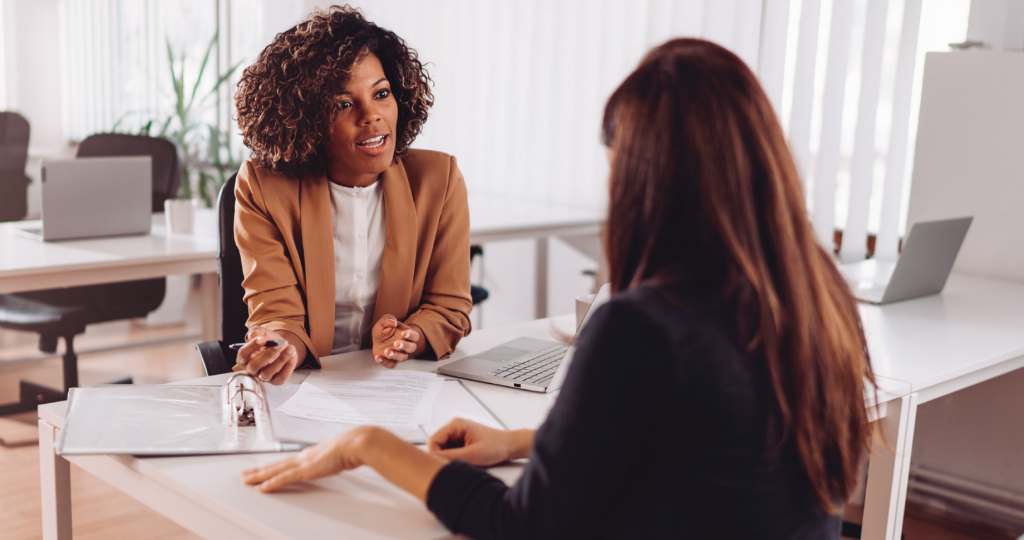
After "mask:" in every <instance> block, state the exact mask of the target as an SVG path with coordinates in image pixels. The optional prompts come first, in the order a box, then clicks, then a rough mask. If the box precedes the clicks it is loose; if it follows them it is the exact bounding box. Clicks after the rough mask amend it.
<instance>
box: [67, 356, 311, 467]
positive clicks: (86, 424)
mask: <svg viewBox="0 0 1024 540" xmlns="http://www.w3.org/2000/svg"><path fill="white" fill-rule="evenodd" d="M301 446H302V445H297V444H293V443H284V442H279V441H278V440H277V439H276V438H275V437H274V430H273V425H272V423H271V415H270V406H269V402H268V401H267V394H266V391H265V389H264V387H263V383H261V382H260V381H259V380H257V379H256V378H254V377H252V376H250V375H248V374H245V373H236V374H234V375H232V376H231V377H230V378H229V379H228V380H227V382H225V383H224V384H223V385H221V386H195V385H193V386H186V385H108V386H97V387H89V388H72V389H71V391H70V393H69V395H68V412H67V420H66V421H65V424H64V429H63V432H62V433H61V438H60V441H59V442H58V444H57V453H58V454H61V455H84V454H132V455H163V456H167V455H198V454H237V453H250V452H280V451H288V450H297V449H299V448H301Z"/></svg>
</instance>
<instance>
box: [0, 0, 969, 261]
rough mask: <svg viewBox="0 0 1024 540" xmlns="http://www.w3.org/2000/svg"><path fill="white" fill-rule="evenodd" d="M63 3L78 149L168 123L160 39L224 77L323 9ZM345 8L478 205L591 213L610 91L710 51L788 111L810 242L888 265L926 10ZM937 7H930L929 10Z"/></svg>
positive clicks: (115, 0)
mask: <svg viewBox="0 0 1024 540" xmlns="http://www.w3.org/2000/svg"><path fill="white" fill-rule="evenodd" d="M59 1H60V15H61V16H60V21H59V24H60V37H59V39H60V40H61V50H62V57H61V73H62V79H63V84H62V94H63V96H64V103H63V107H62V110H63V114H64V124H65V135H66V136H67V137H68V138H72V139H74V138H81V137H84V136H86V135H88V134H89V133H92V132H95V131H104V130H107V129H110V128H111V127H112V126H113V124H114V122H116V121H117V120H118V119H119V118H121V117H122V116H124V115H125V114H126V113H127V114H129V119H130V118H132V116H131V115H135V117H136V118H139V119H141V118H144V117H146V116H147V115H148V116H149V117H152V116H155V113H156V112H158V111H160V112H163V113H166V111H167V106H168V100H169V98H170V96H169V89H170V83H169V76H168V74H167V61H166V51H165V48H164V39H165V37H170V39H171V42H172V45H173V46H174V47H175V48H176V50H178V51H182V52H185V53H186V54H187V55H188V57H189V64H188V70H189V75H190V76H191V75H192V73H193V70H194V69H195V68H196V67H197V64H198V61H199V56H200V55H201V53H202V49H203V47H204V46H205V44H206V42H207V41H208V39H209V37H210V36H212V34H213V32H214V31H215V30H216V27H217V25H218V24H217V23H218V22H219V26H220V28H221V29H222V31H224V30H226V32H225V35H222V45H223V46H224V48H223V49H221V50H218V55H219V56H218V59H219V61H220V64H221V65H220V68H221V69H224V68H225V67H226V66H227V65H230V64H231V63H234V62H237V61H239V60H241V61H243V62H244V63H248V62H251V61H252V60H253V59H255V57H256V55H257V54H258V53H259V51H260V50H261V49H262V48H263V47H264V46H265V45H266V44H267V43H268V42H269V41H270V39H272V37H273V35H274V34H275V33H277V32H279V31H282V30H284V29H286V28H288V27H290V26H291V25H293V24H294V23H295V22H297V21H298V20H300V19H301V18H303V17H304V16H305V15H306V14H308V12H309V11H310V10H311V9H312V8H313V7H326V6H327V5H329V4H330V3H331V2H329V1H319V0H274V1H271V0H261V1H256V2H252V1H245V0H219V1H218V2H209V1H208V0H136V1H128V0H59ZM952 1H955V0H944V3H949V2H952ZM355 4H356V5H357V7H360V8H361V9H363V10H364V13H365V14H366V15H367V17H368V18H370V19H371V20H374V21H375V22H378V23H379V24H381V25H382V26H384V27H387V28H390V29H393V30H394V31H396V32H397V33H398V34H399V35H401V36H402V37H404V38H405V39H406V40H407V41H408V43H409V44H410V45H412V46H413V47H414V48H416V49H417V50H418V51H419V53H420V56H421V59H423V60H425V61H426V62H427V63H428V67H429V69H430V71H431V74H432V76H433V78H434V80H435V94H436V97H437V103H436V105H435V108H434V110H433V111H432V113H431V117H430V120H429V121H428V122H427V124H426V127H425V130H424V132H423V134H422V135H421V136H420V139H419V140H418V141H417V146H419V147H427V148H436V149H439V150H443V151H446V152H450V153H452V154H455V155H456V156H457V157H458V159H459V161H460V164H461V166H462V168H463V171H464V172H465V174H466V177H467V181H468V182H469V185H470V188H471V189H472V190H473V191H474V192H478V193H491V194H497V195H502V196H508V197H514V198H519V199H532V200H537V201H544V202H557V203H563V204H571V205H579V206H586V207H601V206H603V205H604V204H605V197H606V189H605V177H606V173H607V165H606V162H605V158H604V151H603V149H602V148H601V146H600V143H599V131H600V118H601V113H602V108H603V106H604V102H605V100H606V99H607V97H608V95H609V93H610V92H611V91H612V89H614V87H615V86H616V85H617V84H618V83H619V81H621V80H622V78H623V77H624V76H625V75H626V74H627V73H628V72H629V71H630V70H631V69H632V68H633V67H634V66H635V65H636V62H637V61H638V60H639V59H640V57H641V56H642V55H643V54H644V53H645V52H646V51H647V50H648V49H649V48H650V47H652V46H654V45H657V44H659V43H661V42H664V41H665V40H667V39H669V38H672V37H678V36H698V37H706V38H708V39H712V40H714V41H717V42H719V43H721V44H723V45H725V46H726V47H729V48H731V49H733V50H734V51H736V52H737V54H738V55H739V56H740V57H741V58H743V59H744V60H745V61H746V62H748V64H749V65H751V66H753V67H755V69H756V71H757V72H758V74H759V76H760V77H761V79H762V81H763V83H764V86H765V88H766V90H767V92H768V95H769V97H770V99H771V100H772V103H773V105H774V106H775V108H776V111H777V112H778V114H779V116H780V118H782V117H783V115H785V118H783V120H784V122H783V123H784V125H785V126H786V129H787V136H788V138H789V142H790V145H791V148H792V150H793V152H794V155H795V157H796V160H797V164H798V167H799V170H800V171H801V174H802V176H803V180H804V184H805V187H806V192H807V195H808V197H809V201H808V202H809V205H810V207H811V211H812V219H813V222H814V224H815V230H816V233H817V236H818V238H819V240H820V241H821V242H822V243H823V244H825V245H827V246H831V238H832V231H833V230H834V229H835V228H837V227H839V228H842V229H844V248H843V252H842V256H843V258H844V259H851V260H852V259H857V258H860V257H863V256H864V249H863V248H864V245H865V240H866V236H867V235H868V234H869V232H877V233H878V235H879V236H878V245H877V249H878V252H879V253H880V254H881V255H882V256H892V255H894V254H895V252H896V246H897V244H898V238H899V234H900V227H901V223H900V219H901V212H902V210H903V207H904V201H903V198H904V197H905V189H904V188H905V185H906V183H907V177H908V176H909V175H908V171H907V163H908V161H909V160H908V156H909V154H910V148H909V146H910V144H912V143H911V141H912V139H913V137H912V135H913V133H912V125H913V103H914V100H913V98H912V95H913V92H914V91H915V90H914V80H915V77H916V75H917V71H918V69H917V68H918V66H917V62H916V58H917V56H918V55H919V54H921V47H922V45H921V43H920V40H919V39H918V28H919V26H920V21H921V18H922V6H923V4H922V2H921V0H904V1H903V2H896V3H890V2H887V1H885V0H642V1H630V0H561V1H558V2H547V1H544V0H521V1H517V2H508V1H503V0H438V1H435V2H431V3H424V2H421V1H417V0H363V1H357V2H355ZM934 5H935V4H929V5H928V7H931V8H932V10H933V11H934V10H935V9H941V8H935V7H934ZM218 6H219V7H218ZM218 9H219V11H218ZM218 13H219V15H220V18H219V19H218V18H217V17H216V15H217V14H218ZM0 16H2V14H0ZM5 23H7V24H9V23H10V21H4V20H2V19H0V25H4V24H5ZM954 40H955V38H954V39H950V41H954ZM2 59H3V54H2V51H0V61H2ZM6 74H7V73H6V72H5V75H6ZM2 97H3V96H2V94H0V98H2ZM231 114H232V113H231V101H230V96H229V95H228V93H227V92H225V94H224V95H223V96H222V101H221V104H220V113H219V114H217V112H216V111H215V110H213V111H211V117H216V118H218V119H220V120H221V121H228V120H230V118H231ZM138 123H140V122H135V123H134V124H133V123H131V122H128V124H126V127H129V128H130V127H133V126H137V125H138ZM849 128H854V129H849ZM234 140H235V141H236V142H237V141H238V139H237V138H235V139H234ZM851 143H852V144H851ZM876 170H877V171H878V172H879V174H876Z"/></svg>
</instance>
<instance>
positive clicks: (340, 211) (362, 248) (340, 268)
mask: <svg viewBox="0 0 1024 540" xmlns="http://www.w3.org/2000/svg"><path fill="white" fill-rule="evenodd" d="M330 186H331V203H332V205H331V206H332V207H333V211H334V310H335V311H334V347H333V349H332V351H331V352H332V353H333V354H338V353H343V352H349V351H354V350H357V349H359V347H360V344H361V343H362V341H363V338H364V337H366V336H368V335H369V333H370V329H371V327H372V325H373V322H374V321H372V320H370V319H371V318H372V317H373V308H374V305H375V304H376V301H377V285H378V281H379V277H380V258H381V254H382V253H383V252H384V237H385V232H384V205H383V203H382V199H383V195H384V188H383V186H382V185H381V182H379V181H378V182H376V183H374V184H372V185H369V186H366V187H362V188H360V187H346V186H341V185H338V184H335V183H334V182H330Z"/></svg>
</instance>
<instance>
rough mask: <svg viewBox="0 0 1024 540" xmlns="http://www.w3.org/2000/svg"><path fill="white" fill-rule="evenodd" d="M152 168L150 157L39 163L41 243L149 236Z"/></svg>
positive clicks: (34, 229)
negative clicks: (134, 235)
mask: <svg viewBox="0 0 1024 540" xmlns="http://www.w3.org/2000/svg"><path fill="white" fill-rule="evenodd" d="M152 208H153V168H152V164H151V158H150V157H149V156H131V157H90V158H77V159H59V160H44V161H43V167H42V214H43V222H42V226H41V227H25V228H23V229H22V230H24V231H26V232H29V233H31V234H36V235H40V236H42V238H43V240H72V239H77V238H94V237H101V236H122V235H131V234H148V233H149V230H150V226H151V224H152V220H153V218H152V214H153V212H152Z"/></svg>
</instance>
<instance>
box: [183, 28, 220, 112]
mask: <svg viewBox="0 0 1024 540" xmlns="http://www.w3.org/2000/svg"><path fill="white" fill-rule="evenodd" d="M216 43H217V32H214V33H213V38H211V39H210V43H209V44H207V45H206V51H205V52H204V53H203V61H202V62H200V63H199V71H198V72H197V73H196V81H195V83H193V84H192V93H191V95H189V98H188V105H187V106H186V107H185V109H188V110H191V109H192V104H193V103H194V102H195V100H196V92H198V91H199V85H200V84H201V83H202V82H203V75H204V74H205V73H206V65H207V64H208V63H209V62H210V53H212V52H213V46H214V45H215V44H216Z"/></svg>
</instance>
